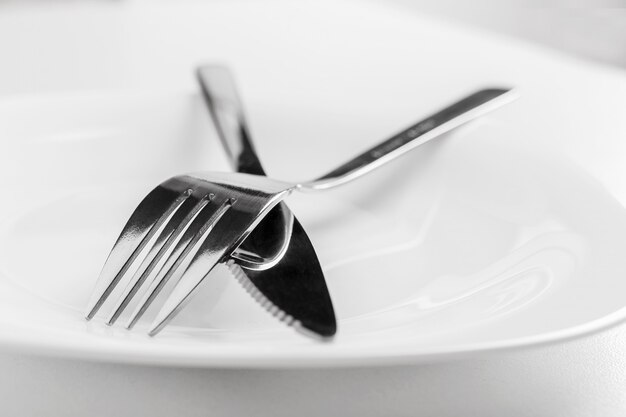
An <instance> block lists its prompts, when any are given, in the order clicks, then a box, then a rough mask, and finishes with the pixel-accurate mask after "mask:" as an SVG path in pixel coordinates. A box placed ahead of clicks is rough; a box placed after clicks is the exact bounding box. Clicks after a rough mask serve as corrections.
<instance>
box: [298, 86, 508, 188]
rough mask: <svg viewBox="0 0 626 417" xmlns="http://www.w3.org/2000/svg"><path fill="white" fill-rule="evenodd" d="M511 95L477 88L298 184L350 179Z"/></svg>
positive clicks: (323, 184) (320, 185)
mask: <svg viewBox="0 0 626 417" xmlns="http://www.w3.org/2000/svg"><path fill="white" fill-rule="evenodd" d="M514 98H515V97H514V95H513V94H511V92H510V90H508V89H499V88H490V89H485V90H480V91H477V92H475V93H473V94H471V95H469V96H467V97H465V98H463V99H461V100H460V101H458V102H456V103H454V104H452V105H451V106H448V107H446V108H445V109H443V110H440V111H439V112H437V113H435V114H433V115H431V116H429V117H427V118H426V119H424V120H422V121H420V122H417V123H415V124H414V125H412V126H410V127H408V128H407V129H404V130H403V131H402V132H400V133H398V134H396V135H394V136H392V137H391V138H389V139H387V140H386V141H384V142H382V143H381V144H379V145H376V146H374V147H373V148H371V149H369V150H367V151H365V152H363V153H362V154H360V155H358V156H356V157H355V158H353V159H352V160H350V161H348V162H346V163H345V164H343V165H341V166H340V167H338V168H336V169H334V170H332V171H330V172H329V173H327V174H325V175H323V176H321V177H319V178H318V179H316V180H313V181H310V182H304V183H301V184H299V188H300V189H302V190H303V191H306V190H311V191H313V190H324V189H328V188H333V187H336V186H338V185H341V184H344V183H347V182H349V181H352V180H354V179H356V178H359V177H361V176H362V175H365V174H367V173H368V172H370V171H372V170H374V169H376V168H378V167H380V166H382V165H384V164H386V163H387V162H389V161H391V160H393V159H395V158H397V157H398V156H400V155H403V154H405V153H406V152H408V151H410V150H412V149H414V148H416V147H418V146H420V145H423V144H424V143H426V142H428V141H430V140H431V139H434V138H436V137H438V136H440V135H442V134H444V133H446V132H448V131H450V130H452V129H454V128H456V127H458V126H460V125H462V124H465V123H467V122H469V121H471V120H473V119H475V118H477V117H479V116H482V115H484V114H485V113H488V112H490V111H492V110H494V109H496V108H498V107H500V106H502V105H503V104H505V103H508V102H510V101H511V100H512V99H514Z"/></svg>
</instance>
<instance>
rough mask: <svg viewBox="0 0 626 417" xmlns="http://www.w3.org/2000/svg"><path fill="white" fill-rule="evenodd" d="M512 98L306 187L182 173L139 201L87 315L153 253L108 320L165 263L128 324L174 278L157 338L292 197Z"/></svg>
mask: <svg viewBox="0 0 626 417" xmlns="http://www.w3.org/2000/svg"><path fill="white" fill-rule="evenodd" d="M512 98H513V96H512V95H511V94H510V93H509V90H506V89H495V88H492V89H485V90H480V91H478V92H476V93H473V94H471V95H469V96H467V97H465V98H463V99H462V100H460V101H458V102H456V103H454V104H452V105H451V106H448V107H446V108H445V109H443V110H441V111H439V112H437V113H435V114H433V115H431V116H430V117H427V118H426V119H424V120H422V121H420V122H418V123H416V124H414V125H412V126H411V127H409V128H407V129H405V130H403V131H402V132H400V133H398V134H396V135H394V136H392V137H391V138H389V139H387V140H385V141H384V142H382V143H381V144H379V145H377V146H374V147H373V148H371V149H369V150H367V151H365V152H364V153H362V154H360V155H358V156H357V157H355V158H353V159H352V160H350V161H348V162H347V163H345V164H343V165H341V166H340V167H338V168H336V169H334V170H332V171H330V172H329V173H327V174H325V175H323V176H321V177H319V178H317V179H315V180H312V181H308V182H300V183H294V182H285V181H278V180H274V179H270V178H268V177H264V176H258V175H251V174H242V173H215V172H202V173H195V174H188V175H180V176H176V177H173V178H170V179H168V180H166V181H164V182H163V183H161V184H160V185H159V186H157V187H156V188H155V189H154V190H152V191H151V192H150V193H149V194H148V195H147V196H146V197H145V198H144V199H143V200H142V201H141V202H140V203H139V205H138V206H137V208H136V209H135V211H134V212H133V214H132V215H131V217H130V219H129V220H128V222H127V223H126V225H125V226H124V228H123V230H122V233H121V234H120V236H119V238H118V240H117V241H116V243H115V244H114V246H113V249H112V250H111V253H110V254H109V257H108V258H107V260H106V262H105V264H104V266H103V269H102V272H101V273H100V277H99V278H98V281H97V282H96V287H95V289H94V292H93V295H92V297H91V299H90V301H89V304H88V307H87V314H86V318H87V319H91V318H93V317H94V316H95V314H96V313H97V311H98V310H99V309H100V308H101V307H102V305H103V304H104V302H105V301H106V299H107V298H108V297H109V296H110V295H111V293H112V291H113V289H114V288H115V287H116V286H117V285H118V284H119V282H120V281H121V280H122V277H123V276H124V275H125V274H126V273H127V272H128V271H129V269H131V266H133V264H134V263H135V262H136V261H137V262H138V261H139V259H138V258H141V257H140V256H139V255H140V254H143V253H144V252H147V254H146V255H145V257H143V260H142V261H141V262H140V263H139V266H138V268H137V270H136V272H135V273H134V274H133V276H132V277H131V278H130V281H129V284H128V286H129V290H128V292H127V294H126V295H125V296H124V297H121V298H120V299H119V300H118V302H117V305H116V307H115V309H114V314H113V316H111V317H109V319H108V322H113V321H114V320H115V318H117V317H118V316H119V315H120V314H121V312H122V311H123V310H124V309H125V308H126V307H127V306H128V303H129V302H130V300H131V299H132V298H133V297H134V296H135V295H136V294H137V292H138V290H139V288H140V286H142V285H143V283H144V282H145V281H146V278H147V277H148V276H150V275H151V274H152V272H153V270H155V268H156V266H157V265H158V264H160V262H159V261H160V260H161V259H162V258H164V259H165V262H164V263H163V264H162V266H161V267H160V268H159V270H158V272H157V273H156V275H154V276H153V277H152V280H151V281H150V282H149V286H148V289H147V291H146V292H144V294H143V296H142V298H141V299H140V301H139V303H138V304H137V306H136V308H135V310H134V312H133V314H132V316H131V319H130V321H129V323H128V325H127V327H129V328H130V327H132V326H133V324H134V323H136V322H137V320H138V318H139V317H141V315H142V314H143V313H144V312H145V311H146V309H147V308H148V306H149V305H150V304H151V303H152V301H154V299H155V298H156V296H157V295H158V294H159V292H160V291H161V290H162V289H163V287H164V286H165V284H166V283H167V282H168V281H169V279H170V278H172V276H174V275H176V277H177V278H178V282H176V285H175V286H174V288H173V290H172V291H171V293H170V294H169V295H168V296H167V298H166V300H165V303H164V304H163V306H162V307H161V309H160V310H159V312H158V313H157V316H156V319H155V320H154V322H153V323H152V325H151V327H150V329H149V331H148V333H149V334H150V335H155V334H157V333H158V332H159V331H161V330H162V329H163V327H164V326H165V325H166V324H167V323H168V322H169V321H170V320H171V319H172V318H173V317H174V316H175V315H176V314H177V313H178V312H179V311H180V310H181V309H182V307H183V306H184V304H185V302H186V301H188V300H189V299H190V297H191V295H192V294H193V293H194V292H195V290H196V289H197V288H198V286H199V285H200V283H201V282H202V281H203V280H204V279H205V278H206V277H207V276H208V275H209V274H210V273H211V271H212V270H213V268H214V267H215V266H216V265H217V264H218V263H219V262H223V261H227V262H228V263H234V261H233V260H228V259H227V258H228V257H229V256H230V254H231V253H233V251H234V250H235V249H237V248H238V247H239V245H240V244H241V243H242V242H243V241H244V240H245V239H246V237H247V236H248V235H249V234H250V232H251V231H252V230H253V229H254V228H255V227H256V225H257V224H258V223H259V222H260V221H261V220H262V219H263V217H264V216H265V215H266V214H267V213H268V212H269V211H270V210H271V209H272V208H273V207H274V206H276V205H277V204H278V203H280V202H281V201H282V200H283V199H285V198H286V197H287V196H288V195H289V194H291V193H292V192H294V191H320V190H325V189H329V188H332V187H336V186H338V185H341V184H345V183H347V182H349V181H352V180H354V179H356V178H359V177H361V176H362V175H364V174H366V173H368V172H371V171H372V170H373V169H375V168H377V167H380V166H381V165H383V164H385V163H387V162H390V161H391V160H393V159H395V158H397V157H398V156H400V155H402V154H404V153H406V152H408V151H409V150H412V149H414V148H416V147H418V146H420V145H422V144H424V143H426V142H428V141H430V140H431V139H434V138H436V137H438V136H441V135H442V134H443V133H446V132H448V131H450V130H452V129H454V128H456V127H458V126H460V125H462V124H464V123H467V122H469V121H470V120H473V119H475V118H477V117H479V116H481V115H484V114H485V113H488V112H490V111H492V110H494V109H496V108H498V107H500V106H501V105H503V104H505V103H507V102H509V101H511V99H512ZM284 235H285V236H286V235H287V233H285V232H284ZM148 243H150V244H151V245H148ZM148 246H149V247H148ZM231 266H232V265H231ZM114 316H115V317H114Z"/></svg>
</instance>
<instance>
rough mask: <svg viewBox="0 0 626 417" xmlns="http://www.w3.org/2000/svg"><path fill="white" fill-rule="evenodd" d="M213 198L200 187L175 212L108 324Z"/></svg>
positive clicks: (119, 312) (118, 314) (134, 276)
mask: <svg viewBox="0 0 626 417" xmlns="http://www.w3.org/2000/svg"><path fill="white" fill-rule="evenodd" d="M212 198H213V194H208V191H207V190H206V188H204V187H198V188H197V189H195V190H194V192H193V193H192V195H191V196H189V198H187V199H186V200H185V201H184V202H183V203H182V204H181V205H180V207H179V208H178V209H177V210H176V211H175V212H174V214H173V215H172V217H171V218H170V220H169V221H168V222H167V223H166V225H165V226H164V229H163V231H162V232H161V233H160V234H159V236H158V238H157V241H156V243H155V244H154V245H153V246H152V247H151V248H150V251H149V252H148V255H147V256H146V258H145V259H144V260H143V262H142V263H141V265H140V266H139V268H138V269H137V271H136V272H135V274H134V275H133V277H132V278H131V280H130V281H129V282H128V284H127V285H126V287H125V288H124V292H123V293H122V295H121V296H120V297H119V299H118V301H117V304H116V305H115V307H114V308H113V310H112V312H111V314H110V315H109V318H108V319H107V320H106V324H108V325H112V324H114V323H115V321H117V319H118V318H119V316H120V315H121V314H122V312H123V311H124V309H126V307H127V306H128V303H130V301H131V300H132V299H133V297H134V296H135V294H136V293H137V291H138V290H139V288H141V286H142V285H143V283H144V282H145V280H146V278H147V277H148V276H150V274H151V273H152V271H153V270H154V268H155V267H156V266H157V265H158V263H159V261H160V260H161V259H162V258H163V256H164V255H165V254H166V253H167V252H168V250H169V249H170V248H171V246H172V245H173V244H174V242H175V241H176V239H177V238H178V237H179V236H180V235H181V233H182V232H183V231H184V230H185V229H186V228H187V226H189V224H190V223H191V221H192V220H193V218H194V217H195V216H196V215H197V214H198V212H199V211H200V210H201V209H202V208H203V207H204V206H205V205H206V204H208V203H209V201H210V200H211V199H212Z"/></svg>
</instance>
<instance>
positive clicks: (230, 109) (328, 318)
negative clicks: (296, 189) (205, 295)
mask: <svg viewBox="0 0 626 417" xmlns="http://www.w3.org/2000/svg"><path fill="white" fill-rule="evenodd" d="M196 75H197V78H198V81H199V83H200V87H201V90H202V96H203V98H204V101H205V103H206V105H207V107H208V109H209V113H210V114H211V117H212V119H213V122H214V124H215V127H216V130H217V133H218V136H219V137H220V140H221V142H222V144H223V145H224V148H225V149H226V153H227V154H228V156H229V159H230V162H231V164H232V165H233V167H234V169H236V170H237V171H238V172H242V173H247V174H254V175H266V174H265V170H264V169H263V167H262V165H261V161H260V160H259V157H258V155H257V153H256V151H255V149H254V146H253V145H252V139H251V138H250V132H249V129H248V126H247V123H246V121H245V117H244V112H243V105H242V104H241V101H240V99H239V95H238V93H237V89H236V87H235V81H234V78H233V76H232V74H231V72H230V71H229V70H228V69H227V68H225V67H222V66H215V65H208V66H202V67H200V68H198V70H197V71H196ZM227 265H228V267H229V269H230V270H231V272H232V273H233V275H234V276H235V277H236V278H237V279H238V280H239V281H240V282H241V283H242V284H243V286H244V288H246V290H248V292H249V293H250V294H251V295H252V296H253V297H254V298H255V299H256V300H257V301H259V302H260V303H261V305H263V306H264V307H265V308H266V309H267V310H268V311H270V312H271V313H273V314H274V315H275V316H276V317H278V318H279V319H281V320H282V321H284V322H285V323H286V324H288V325H291V326H293V327H294V328H295V329H296V330H298V331H300V332H301V333H304V334H307V335H310V336H318V337H321V338H330V337H332V336H334V335H335V333H336V332H337V320H336V318H335V311H334V308H333V303H332V300H331V297H330V294H329V292H328V287H327V286H326V280H325V278H324V273H323V271H322V267H321V265H320V262H319V260H318V258H317V254H316V253H315V249H314V248H313V245H312V243H311V241H310V240H309V237H308V236H307V234H306V232H305V230H304V228H303V227H302V225H301V224H300V222H299V221H298V219H297V218H296V217H295V216H294V215H293V213H292V212H291V210H290V209H289V208H288V207H287V205H286V204H285V203H284V202H283V203H280V204H279V205H277V206H276V207H275V208H274V209H273V210H272V211H271V212H270V213H269V214H268V215H267V216H266V217H265V218H264V219H263V221H262V222H261V223H260V224H259V225H258V226H257V227H256V228H255V229H254V231H253V232H252V233H251V234H250V236H248V238H247V239H246V240H245V241H244V242H243V243H242V245H241V246H240V247H239V248H238V250H237V251H236V252H235V253H233V254H232V255H231V259H230V260H229V261H228V262H227Z"/></svg>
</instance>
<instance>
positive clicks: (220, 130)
mask: <svg viewBox="0 0 626 417" xmlns="http://www.w3.org/2000/svg"><path fill="white" fill-rule="evenodd" d="M196 76H197V77H198V81H199V84H200V86H201V89H202V97H203V98H204V100H205V102H206V104H207V107H208V108H209V112H210V113H211V118H212V119H213V123H214V124H215V128H216V130H217V134H218V136H219V138H220V140H221V141H222V144H223V145H224V148H225V149H226V152H227V153H228V157H229V158H228V159H229V161H230V163H231V164H232V165H233V168H234V169H235V170H236V171H238V172H243V173H245V174H253V175H265V171H264V170H263V166H262V165H261V161H260V160H259V158H258V156H257V153H256V150H255V149H254V146H253V145H252V141H251V140H250V133H249V132H250V131H249V129H248V125H247V123H246V119H245V116H244V111H243V105H242V104H241V100H240V99H239V94H238V93H237V88H236V87H235V80H234V79H233V76H232V73H231V72H230V71H229V70H228V69H227V68H226V67H221V66H217V65H210V66H203V67H200V68H198V69H197V71H196Z"/></svg>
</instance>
